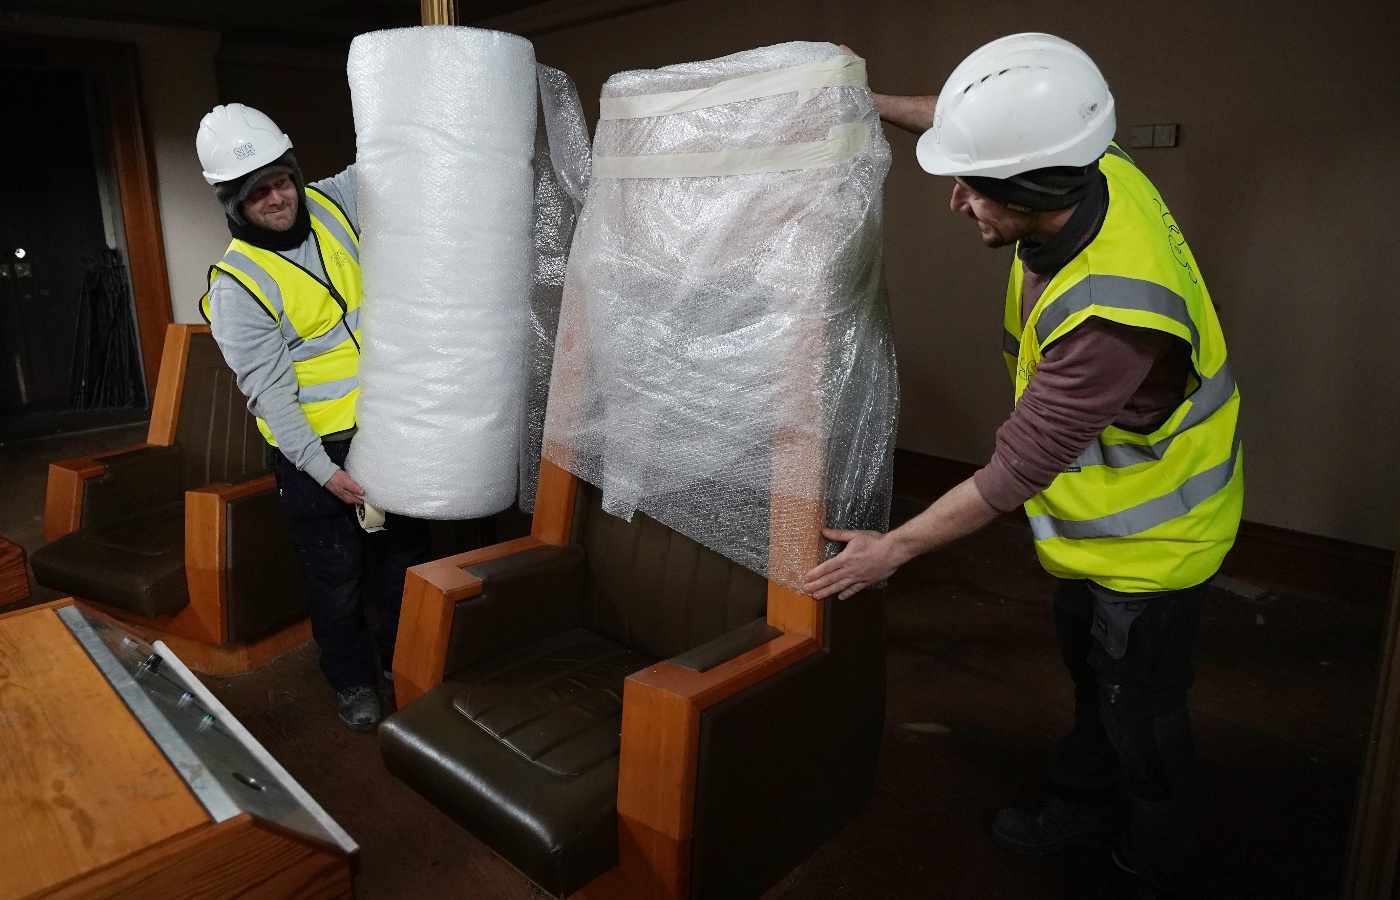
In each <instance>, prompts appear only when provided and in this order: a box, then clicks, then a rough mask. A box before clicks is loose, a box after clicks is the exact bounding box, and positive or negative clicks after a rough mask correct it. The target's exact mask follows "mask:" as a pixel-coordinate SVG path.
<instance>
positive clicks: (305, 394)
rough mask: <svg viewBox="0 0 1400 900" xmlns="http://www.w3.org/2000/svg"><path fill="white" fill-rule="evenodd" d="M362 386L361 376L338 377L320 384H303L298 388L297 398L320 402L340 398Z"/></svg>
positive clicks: (304, 401) (308, 401)
mask: <svg viewBox="0 0 1400 900" xmlns="http://www.w3.org/2000/svg"><path fill="white" fill-rule="evenodd" d="M359 386H360V376H358V375H351V376H350V377H349V378H337V379H336V380H335V381H323V382H321V383H320V384H303V385H302V386H301V387H299V388H297V400H299V401H300V402H302V403H318V402H320V401H322V400H339V399H340V398H341V397H344V396H345V395H347V394H349V393H350V392H351V391H353V390H354V389H355V388H357V387H359Z"/></svg>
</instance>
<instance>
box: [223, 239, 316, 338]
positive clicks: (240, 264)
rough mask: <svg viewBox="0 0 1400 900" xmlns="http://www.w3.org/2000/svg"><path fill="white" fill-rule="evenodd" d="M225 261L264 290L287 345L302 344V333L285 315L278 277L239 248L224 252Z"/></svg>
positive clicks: (259, 288)
mask: <svg viewBox="0 0 1400 900" xmlns="http://www.w3.org/2000/svg"><path fill="white" fill-rule="evenodd" d="M224 263H225V264H226V265H228V266H231V267H232V268H235V269H237V270H238V271H239V272H240V273H242V274H243V275H246V276H248V278H249V279H250V280H251V281H252V282H253V284H256V285H257V286H258V290H260V291H262V292H263V296H264V297H266V298H267V302H268V303H270V304H271V305H272V311H273V313H274V314H275V315H276V316H277V324H278V326H279V327H280V328H281V329H282V337H283V338H284V339H286V341H287V346H288V347H290V348H292V349H293V350H295V349H296V348H297V346H298V345H299V344H301V335H299V334H297V330H296V329H295V328H293V327H292V323H291V322H288V321H287V317H286V316H285V315H283V310H284V307H283V305H282V289H281V288H280V287H278V286H277V279H275V278H273V277H272V276H271V275H269V274H268V271H267V270H266V269H264V268H263V267H262V266H260V265H258V264H257V262H256V261H254V260H253V258H252V257H250V256H248V255H247V254H244V253H242V252H240V251H238V250H230V251H228V252H227V253H225V254H224Z"/></svg>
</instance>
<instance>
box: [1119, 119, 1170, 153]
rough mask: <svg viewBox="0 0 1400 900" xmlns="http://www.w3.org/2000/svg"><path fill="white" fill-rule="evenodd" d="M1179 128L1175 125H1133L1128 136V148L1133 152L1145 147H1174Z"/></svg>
mask: <svg viewBox="0 0 1400 900" xmlns="http://www.w3.org/2000/svg"><path fill="white" fill-rule="evenodd" d="M1179 127H1180V126H1178V125H1176V124H1171V125H1134V126H1133V129H1132V131H1131V132H1130V133H1129V135H1128V146H1129V147H1130V148H1132V149H1134V150H1142V149H1143V148H1146V147H1175V146H1176V141H1177V129H1178V128H1179Z"/></svg>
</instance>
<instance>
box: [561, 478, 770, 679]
mask: <svg viewBox="0 0 1400 900" xmlns="http://www.w3.org/2000/svg"><path fill="white" fill-rule="evenodd" d="M579 494H580V495H581V496H582V502H581V504H580V511H581V512H582V514H583V515H582V516H581V517H578V518H576V519H575V529H574V534H575V538H574V539H575V540H577V541H578V542H579V543H581V544H582V545H583V547H584V550H585V551H586V552H587V555H588V572H587V577H586V579H585V581H584V608H585V617H584V623H585V625H586V626H587V627H588V628H591V629H592V630H594V631H596V632H598V633H599V634H601V635H603V636H605V637H609V638H612V639H613V640H614V641H617V642H618V643H619V644H622V645H624V646H626V647H631V648H632V649H633V650H636V651H637V652H638V653H642V654H644V655H646V656H650V657H652V658H653V659H669V658H670V657H672V656H676V655H677V654H680V653H684V652H685V651H687V650H690V649H691V648H693V647H698V646H700V645H701V644H704V643H707V642H708V641H711V640H714V639H715V638H717V637H719V636H720V635H722V634H727V633H729V632H731V631H733V630H734V629H736V628H739V627H741V626H743V625H747V624H748V623H749V622H752V621H753V620H754V619H756V618H758V617H759V616H762V615H763V614H764V612H765V611H766V610H767V608H768V582H767V581H766V580H764V579H763V578H762V577H761V576H759V575H756V574H754V573H753V572H750V571H749V570H748V569H745V568H744V567H743V566H741V565H739V564H738V563H736V562H734V561H733V560H730V559H728V558H726V557H723V556H721V555H719V554H718V553H715V552H714V551H713V550H708V549H706V548H705V547H702V546H701V545H700V544H697V543H696V542H695V541H692V540H691V539H690V538H688V537H686V536H685V535H682V534H679V533H677V532H675V531H672V530H671V529H669V528H667V527H666V526H665V525H662V524H661V523H659V522H657V521H656V520H654V519H652V518H650V517H649V516H647V515H646V514H645V513H636V514H635V515H634V516H633V517H632V521H631V522H624V521H623V520H622V519H619V518H617V517H616V516H610V515H608V514H607V513H605V512H603V511H602V509H601V492H599V490H598V489H597V488H595V487H593V486H592V485H590V484H588V483H587V482H580V483H579Z"/></svg>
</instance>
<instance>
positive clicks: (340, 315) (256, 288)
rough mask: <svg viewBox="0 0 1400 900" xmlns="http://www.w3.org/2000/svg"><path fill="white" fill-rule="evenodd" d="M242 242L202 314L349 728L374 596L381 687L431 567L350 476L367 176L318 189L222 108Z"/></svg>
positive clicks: (400, 519)
mask: <svg viewBox="0 0 1400 900" xmlns="http://www.w3.org/2000/svg"><path fill="white" fill-rule="evenodd" d="M195 147H196V149H197V151H198V153H199V161H200V163H201V164H202V165H203V167H204V179H205V180H206V181H208V182H209V183H210V184H211V185H213V186H214V193H215V195H216V196H217V197H218V199H219V202H220V203H221V204H222V205H223V208H224V215H225V218H226V220H227V223H228V229H229V233H230V234H231V235H232V237H233V241H232V242H231V243H230V244H229V247H228V250H227V251H225V253H224V256H223V259H221V260H219V262H217V263H215V264H214V265H212V266H210V268H209V291H208V293H207V294H205V296H204V298H203V299H202V300H201V301H200V311H201V312H202V313H203V315H204V318H205V319H206V320H207V321H208V322H209V323H210V325H211V326H212V329H213V333H214V339H215V340H216V341H218V343H219V348H220V350H221V351H222V352H223V355H224V359H225V360H226V361H227V362H228V364H229V367H230V368H232V369H233V371H234V373H235V374H236V375H237V377H238V387H239V390H241V391H242V392H243V394H244V395H245V396H246V397H247V398H248V409H249V410H250V411H251V412H252V413H253V415H254V416H256V417H257V423H258V429H259V431H261V432H262V435H263V437H264V438H265V439H266V440H267V442H268V444H269V445H270V446H271V447H272V448H274V449H273V451H272V452H271V454H270V455H271V458H272V469H273V473H274V474H275V475H276V477H277V489H278V495H279V498H280V503H281V506H282V511H283V513H284V514H285V515H286V516H287V518H288V520H289V521H290V523H291V528H292V536H293V539H294V541H295V543H296V547H297V555H298V558H299V559H300V561H301V564H302V568H303V571H304V572H305V574H306V582H307V594H308V601H309V605H310V607H311V630H312V634H313V636H314V637H315V639H316V643H317V645H318V646H319V648H320V651H321V660H320V661H321V670H322V672H323V673H325V676H326V678H327V680H329V681H330V683H331V686H332V687H333V688H334V689H335V692H336V709H337V712H338V713H339V715H340V718H341V720H342V721H343V722H344V723H345V724H346V726H347V727H349V728H351V729H354V730H356V731H367V730H370V729H372V728H374V727H375V725H376V724H378V722H379V719H380V716H381V710H380V704H379V697H378V694H377V692H376V690H375V686H374V682H375V675H374V673H375V666H374V656H373V654H372V653H371V649H370V644H371V635H370V633H369V628H368V627H367V625H366V622H365V610H364V604H363V601H362V596H363V595H364V594H366V593H368V594H369V595H370V596H371V599H372V600H373V602H374V607H375V612H376V619H377V626H376V628H375V630H374V634H373V636H372V640H373V643H374V644H375V645H376V649H377V651H378V657H379V664H380V666H381V667H382V669H383V671H384V673H385V676H386V677H388V674H389V672H390V670H391V669H392V666H393V656H394V639H395V637H396V634H397V631H398V620H399V606H400V602H401V599H402V596H403V583H404V572H405V569H406V568H407V567H408V566H411V565H416V564H417V563H420V562H423V561H425V560H426V559H427V557H428V556H429V552H428V532H427V525H426V523H424V522H422V521H420V520H416V519H410V518H407V517H404V516H396V515H393V514H389V515H388V517H387V521H386V523H385V526H386V527H385V530H384V531H382V532H378V533H375V534H366V533H365V532H364V531H363V530H362V529H361V528H360V526H359V524H358V522H357V520H356V514H355V509H356V507H357V506H359V505H361V504H362V503H363V502H364V499H363V498H364V489H363V488H361V487H360V486H359V484H357V483H356V482H355V480H354V479H353V478H351V477H350V475H349V474H348V473H347V472H346V471H345V470H344V469H343V468H342V466H343V465H344V464H345V457H346V455H347V454H348V453H349V449H350V441H351V439H352V438H353V437H354V433H355V399H356V397H357V396H358V395H359V360H360V324H359V320H360V299H361V288H360V263H359V259H360V250H359V248H360V239H359V231H358V228H359V222H358V217H357V211H356V203H355V168H354V166H351V167H350V168H348V169H346V170H345V171H344V172H342V173H340V174H339V175H336V176H335V177H333V178H327V179H325V180H323V181H318V182H315V183H313V184H310V185H308V184H306V183H305V181H304V180H303V178H302V174H301V169H300V167H299V166H298V165H297V161H296V157H295V156H293V155H292V142H291V139H290V138H288V137H287V135H286V134H284V133H283V132H282V130H281V129H280V128H278V127H277V125H276V124H275V123H273V121H272V120H271V119H270V118H268V117H267V116H266V115H264V114H263V113H261V112H259V111H258V110H256V109H253V108H251V107H248V106H244V105H243V104H241V103H230V104H228V105H226V106H216V107H214V109H213V110H212V111H211V112H210V113H209V114H208V115H206V116H205V117H204V119H203V121H201V122H200V124H199V133H198V135H197V137H196V139H195Z"/></svg>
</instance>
